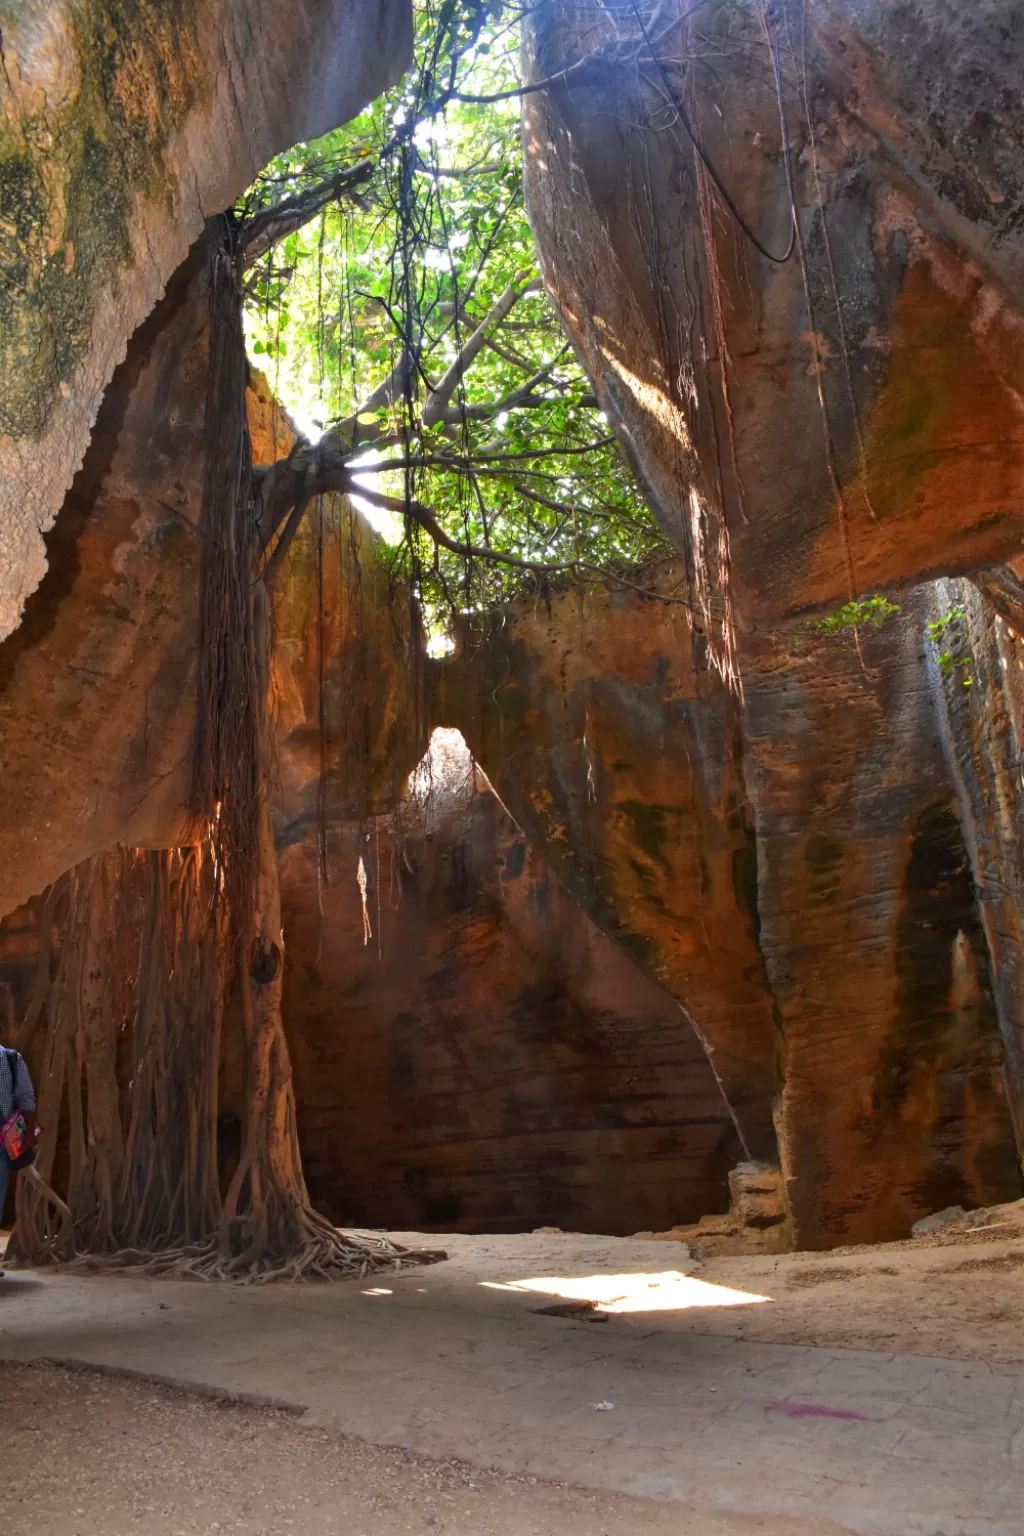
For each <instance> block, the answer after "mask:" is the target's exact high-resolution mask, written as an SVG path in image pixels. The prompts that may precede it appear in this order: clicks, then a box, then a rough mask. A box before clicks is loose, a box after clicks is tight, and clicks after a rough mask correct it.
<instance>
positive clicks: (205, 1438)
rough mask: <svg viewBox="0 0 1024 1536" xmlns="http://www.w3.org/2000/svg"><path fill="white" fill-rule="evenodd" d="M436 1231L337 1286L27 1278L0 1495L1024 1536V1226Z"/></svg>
mask: <svg viewBox="0 0 1024 1536" xmlns="http://www.w3.org/2000/svg"><path fill="white" fill-rule="evenodd" d="M419 1241H420V1242H423V1241H426V1243H427V1244H428V1245H430V1246H436V1245H437V1244H438V1243H439V1242H444V1244H445V1245H446V1246H447V1247H448V1250H449V1253H450V1255H451V1256H450V1258H449V1260H448V1262H447V1263H444V1264H439V1265H437V1266H434V1267H430V1268H422V1269H415V1270H410V1271H407V1272H405V1273H403V1274H400V1275H394V1276H385V1277H377V1278H376V1279H373V1280H365V1281H342V1282H339V1283H337V1284H333V1285H307V1286H301V1287H294V1286H264V1287H241V1286H222V1285H203V1284H201V1283H196V1282H191V1283H189V1282H181V1281H159V1280H140V1279H134V1278H131V1277H112V1276H103V1277H100V1276H95V1277H92V1276H77V1275H74V1276H73V1275H65V1274H39V1273H16V1272H9V1273H8V1275H7V1276H6V1278H5V1279H4V1280H3V1281H2V1282H0V1361H2V1362H4V1363H2V1364H0V1400H2V1402H3V1405H4V1412H3V1414H2V1415H0V1473H2V1475H0V1494H2V1495H3V1496H4V1497H5V1499H10V1500H12V1501H13V1505H14V1507H15V1508H16V1509H18V1510H22V1509H23V1510H24V1519H25V1521H27V1522H30V1523H31V1524H32V1526H33V1529H34V1530H35V1531H36V1532H37V1533H38V1536H93V1533H96V1536H99V1533H100V1532H101V1531H102V1532H103V1533H104V1536H118V1533H120V1532H122V1531H125V1532H127V1531H129V1530H130V1531H133V1532H134V1531H138V1530H140V1529H142V1530H145V1531H147V1532H150V1533H158V1536H177V1533H181V1532H192V1531H199V1530H201V1531H203V1532H209V1531H214V1530H220V1531H224V1532H227V1531H237V1532H239V1533H240V1536H241V1533H244V1536H255V1533H257V1532H263V1531H268V1532H269V1531H270V1530H273V1531H275V1532H278V1531H280V1530H281V1529H282V1528H287V1527H288V1526H289V1525H290V1524H291V1523H294V1525H295V1526H296V1527H300V1526H301V1527H302V1528H303V1529H304V1531H306V1532H307V1533H309V1536H320V1533H321V1532H323V1533H326V1532H327V1531H335V1530H345V1531H347V1532H352V1533H353V1536H360V1533H365V1536H391V1533H392V1532H398V1531H413V1532H417V1533H422V1536H426V1533H427V1532H435V1531H439V1530H440V1531H448V1532H450V1533H453V1536H484V1533H488V1532H493V1533H494V1536H520V1533H522V1536H526V1533H532V1532H537V1533H541V1532H543V1533H547V1532H550V1533H552V1536H554V1533H556V1532H557V1533H559V1536H561V1533H562V1532H571V1533H573V1536H602V1533H603V1536H613V1533H614V1536H618V1533H619V1532H622V1533H623V1536H625V1533H626V1532H627V1531H629V1532H638V1533H639V1532H646V1531H673V1532H679V1533H681V1536H711V1533H712V1532H721V1533H723V1536H725V1533H728V1536H734V1533H735V1536H743V1533H746V1532H753V1531H757V1532H761V1533H763V1536H810V1533H812V1532H813V1533H816V1536H825V1533H827V1532H842V1531H855V1532H869V1533H873V1536H890V1533H891V1536H904V1533H915V1536H918V1533H920V1536H1019V1533H1020V1531H1021V1529H1022V1509H1024V1476H1022V1473H1024V1467H1022V1463H1021V1458H1022V1457H1024V1348H1022V1343H1024V1341H1022V1337H1021V1327H1020V1320H1021V1315H1022V1307H1021V1302H1022V1300H1024V1285H1022V1275H1024V1266H1022V1264H1021V1257H1022V1253H1024V1244H1022V1241H1021V1237H1020V1236H1017V1237H1013V1236H1003V1237H1000V1236H998V1235H997V1234H996V1233H991V1232H990V1233H988V1234H987V1235H985V1236H982V1235H981V1234H976V1235H975V1237H974V1238H973V1239H972V1240H970V1241H968V1240H967V1239H964V1240H963V1241H960V1242H955V1243H950V1242H940V1241H935V1240H932V1241H928V1242H925V1243H921V1244H913V1245H888V1246H886V1247H880V1248H874V1249H860V1250H847V1251H846V1252H844V1253H842V1254H836V1253H829V1254H794V1255H788V1256H785V1257H782V1258H778V1259H774V1258H767V1259H766V1258H730V1259H717V1260H711V1261H708V1262H706V1263H704V1264H703V1265H701V1264H698V1263H696V1262H694V1261H693V1260H691V1259H690V1257H689V1254H688V1251H687V1250H686V1249H685V1248H684V1247H683V1246H682V1245H681V1244H670V1243H663V1242H654V1241H637V1240H635V1239H625V1238H621V1239H620V1238H595V1237H580V1236H576V1235H572V1234H556V1233H537V1234H531V1235H529V1236H522V1237H465V1236H457V1237H446V1238H444V1239H439V1238H437V1237H432V1238H429V1239H426V1240H423V1239H420V1240H419ZM809 1277H813V1278H809ZM754 1298H761V1299H754ZM588 1300H590V1301H596V1302H597V1303H599V1304H603V1307H604V1309H605V1312H606V1314H607V1315H600V1314H591V1313H589V1312H587V1311H585V1310H580V1307H581V1305H582V1304H583V1303H585V1302H586V1301H588ZM551 1308H555V1309H556V1310H555V1311H554V1312H552V1311H551V1310H550V1309H551ZM542 1309H543V1310H542ZM41 1361H42V1362H49V1364H47V1365H44V1366H39V1365H36V1366H34V1367H31V1368H30V1367H29V1366H28V1362H41ZM61 1366H63V1367H68V1366H71V1367H74V1369H72V1370H70V1371H69V1370H67V1369H62V1368H58V1367H61ZM97 1371H98V1372H100V1373H101V1374H99V1375H97V1374H94V1373H95V1372H97ZM133 1377H137V1378H140V1379H138V1380H136V1379H133ZM153 1382H156V1383H158V1384H160V1385H156V1386H154V1385H151V1383H153ZM182 1392H184V1393H188V1394H193V1395H192V1396H182V1395H178V1394H180V1393H182ZM195 1394H198V1396H196V1395H195ZM204 1398H205V1399H210V1398H213V1399H216V1398H221V1399H222V1401H219V1402H218V1401H208V1400H206V1401H204V1400H203V1399H204ZM223 1399H226V1400H227V1401H223ZM232 1400H233V1401H232ZM17 1405H20V1406H17ZM12 1407H13V1409H14V1411H11V1410H12ZM105 1466H106V1472H104V1467H105ZM108 1474H109V1475H108ZM5 1485H6V1486H5ZM111 1488H113V1490H114V1492H113V1493H111Z"/></svg>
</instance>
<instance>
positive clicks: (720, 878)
mask: <svg viewBox="0 0 1024 1536" xmlns="http://www.w3.org/2000/svg"><path fill="white" fill-rule="evenodd" d="M665 574H666V576H667V575H668V574H669V573H667V572H666V573H665ZM481 638H482V637H480V636H476V637H474V636H467V637H466V639H465V643H464V645H463V650H462V655H461V657H460V659H459V660H458V661H455V662H448V663H440V664H437V665H436V666H435V668H434V676H435V688H434V701H435V702H434V706H433V714H434V718H435V720H436V721H438V722H439V723H444V724H450V725H455V726H457V727H458V728H459V729H460V730H461V731H462V733H463V735H464V736H465V737H466V740H467V741H468V742H469V744H470V746H471V748H472V750H473V752H474V754H475V755H476V756H477V758H478V760H479V762H480V763H481V765H482V766H483V768H484V770H485V772H486V773H487V774H488V775H489V776H490V777H491V779H492V781H493V782H494V784H495V786H496V788H497V790H498V793H499V795H500V796H501V798H502V800H503V801H504V803H505V804H506V805H507V806H508V807H509V809H510V811H511V812H512V815H513V816H514V817H515V819H516V821H517V822H518V824H519V825H520V826H521V827H522V828H523V829H524V831H525V832H526V834H527V836H528V838H529V839H530V842H531V844H532V845H533V846H534V847H535V848H538V849H543V850H544V853H545V856H546V857H547V859H548V860H549V862H550V864H551V867H552V868H553V869H554V870H555V872H556V873H557V874H558V876H559V877H560V878H561V879H562V880H563V881H564V882H565V885H566V887H567V889H568V890H569V891H570V892H571V893H572V895H573V896H574V897H575V898H576V899H577V901H579V902H580V904H581V905H582V906H583V908H584V910H585V911H586V912H587V913H588V914H589V916H590V917H591V918H592V919H593V921H594V922H595V923H597V924H598V926H599V927H600V928H601V929H602V930H603V931H604V932H606V933H608V934H609V935H610V936H611V937H613V938H614V939H615V940H616V942H617V943H619V944H620V945H622V946H623V947H624V948H625V949H626V951H627V952H628V953H629V954H631V955H632V956H634V958H635V959H636V960H637V961H638V962H639V963H640V964H641V965H643V966H644V967H645V968H646V969H647V971H648V972H649V974H650V975H652V976H653V977H655V978H656V979H657V980H658V981H659V982H660V983H661V985H662V986H664V987H665V988H666V989H667V990H668V991H669V992H670V993H671V994H672V996H673V997H675V998H676V999H677V1000H678V1001H679V1002H680V1003H681V1004H682V1006H683V1007H684V1009H685V1010H686V1011H687V1013H688V1014H689V1015H690V1017H691V1018H692V1019H693V1020H694V1021H695V1022H696V1024H697V1026H698V1028H699V1029H700V1030H701V1031H702V1032H703V1034H704V1036H705V1038H706V1039H707V1041H708V1043H709V1045H710V1047H711V1050H712V1053H713V1058H714V1062H715V1066H716V1069H717V1071H718V1072H719V1074H720V1076H721V1078H722V1082H723V1084H724V1087H725V1092H726V1094H727V1096H728V1099H729V1102H730V1103H731V1104H732V1106H733V1108H734V1110H735V1112H736V1114H737V1116H738V1118H739V1121H740V1124H741V1126H742V1128H743V1133H744V1136H745V1138H746V1141H747V1145H748V1149H749V1151H750V1152H751V1153H752V1154H753V1155H754V1156H757V1157H766V1158H774V1156H775V1138H774V1134H773V1131H772V1123H771V1105H772V1099H773V1096H774V1093H775V1072H774V1063H773V1052H774V1040H773V1035H774V1028H773V1023H772V1004H771V998H770V995H769V992H768V988H767V984H766V981H765V975H764V966H763V963H762V961H761V956H760V953H759V951H758V947H757V913H756V900H757V870H756V857H755V850H754V834H753V824H752V819H751V817H750V814H749V810H748V806H747V802H746V792H745V789H744V784H743V770H742V764H741V762H740V759H739V724H740V722H739V711H738V706H737V702H736V700H735V699H734V697H733V696H732V695H731V694H729V692H728V691H727V690H726V689H725V688H724V687H723V686H722V684H721V681H720V679H719V678H718V676H717V674H715V673H713V672H710V671H709V670H708V668H707V665H706V658H705V657H704V656H703V654H702V653H701V651H700V645H699V640H698V642H697V648H696V654H695V646H694V640H693V637H692V635H691V632H690V628H689V625H688V623H687V621H686V618H685V615H684V611H683V610H682V609H681V608H673V607H670V606H666V605H664V604H657V603H651V602H648V601H646V600H644V599H643V598H641V597H637V596H635V595H633V594H628V593H621V592H620V593H617V594H615V595H612V596H610V595H608V594H606V593H594V594H592V595H591V596H589V597H588V598H587V599H586V601H585V602H581V601H580V600H579V598H578V597H577V596H576V595H575V594H571V593H570V594H566V595H564V596H561V597H557V598H554V599H553V600H552V601H551V602H549V603H547V604H537V605H531V604H528V603H523V604H522V605H521V606H520V607H519V608H518V609H514V610H508V611H506V612H505V613H503V614H502V615H501V616H500V618H499V619H498V620H496V621H495V623H494V625H493V627H492V628H491V629H490V631H489V633H488V634H487V636H486V643H485V644H480V643H479V642H480V640H481Z"/></svg>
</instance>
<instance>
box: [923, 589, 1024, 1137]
mask: <svg viewBox="0 0 1024 1536" xmlns="http://www.w3.org/2000/svg"><path fill="white" fill-rule="evenodd" d="M932 615H933V617H932V622H933V623H936V624H942V625H943V628H942V631H941V635H940V637H939V639H938V641H937V643H936V644H935V645H934V646H933V647H931V648H930V649H931V650H932V651H933V653H937V654H938V655H940V656H946V657H948V660H947V662H946V665H945V666H944V667H941V666H939V664H938V663H937V662H936V661H934V660H933V661H932V673H931V676H932V681H933V684H934V687H935V690H936V694H937V696H938V698H939V701H940V711H941V718H942V724H943V733H944V739H945V742H946V746H947V751H948V755H949V758H950V762H951V765H952V768H953V773H954V776H955V778H956V780H957V785H958V789H959V792H960V803H961V806H962V811H963V823H964V834H965V839H966V842H967V846H968V848H969V850H970V854H971V860H972V867H973V871H974V877H975V881H976V883H977V889H978V903H979V911H980V914H981V922H982V925H983V928H984V932H985V937H986V939H987V941H988V946H989V951H990V954H991V956H992V973H993V983H994V986H993V990H994V995H995V1003H996V1009H997V1012H998V1015H999V1022H1000V1025H1001V1028H1002V1032H1003V1039H1004V1045H1005V1050H1006V1059H1007V1081H1008V1089H1009V1093H1010V1101H1011V1105H1012V1108H1013V1111H1014V1119H1015V1124H1016V1132H1017V1140H1018V1145H1019V1147H1020V1148H1021V1152H1022V1156H1024V856H1022V848H1024V798H1022V794H1021V791H1022V788H1024V785H1022V781H1021V761H1022V758H1021V744H1022V742H1024V681H1022V678H1021V672H1022V670H1024V647H1022V644H1021V640H1020V635H1019V632H1018V631H1017V630H1016V629H1015V628H1014V627H1013V625H1012V623H1010V622H1007V620H1006V619H1004V618H1002V617H1000V616H999V614H997V613H996V611H995V610H994V608H993V607H992V604H991V603H990V602H988V601H986V600H985V598H984V597H983V596H982V595H981V594H980V593H979V592H978V590H977V588H976V587H975V586H973V585H972V584H971V583H970V582H967V581H946V582H939V583H938V584H937V586H936V590H935V594H934V606H933V609H932ZM1022 621H1024V612H1021V614H1020V617H1019V619H1018V622H1022Z"/></svg>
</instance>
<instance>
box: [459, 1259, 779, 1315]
mask: <svg viewBox="0 0 1024 1536" xmlns="http://www.w3.org/2000/svg"><path fill="white" fill-rule="evenodd" d="M480 1283H481V1285H483V1286H485V1287H486V1288H487V1289H488V1290H491V1291H526V1292H531V1293H533V1294H536V1295H541V1296H561V1297H563V1298H564V1299H565V1300H567V1301H589V1302H591V1303H592V1304H593V1305H594V1306H596V1307H599V1308H600V1309H601V1311H602V1312H681V1311H684V1310H685V1309H686V1308H688V1307H747V1306H752V1305H753V1304H754V1303H756V1302H762V1301H771V1299H772V1298H771V1297H770V1296H761V1295H758V1294H757V1292H755V1291H735V1290H733V1289H731V1287H729V1286H727V1285H713V1284H712V1283H711V1282H710V1281H708V1280H696V1279H695V1278H694V1277H693V1275H683V1274H680V1273H679V1271H678V1270H675V1269H669V1270H662V1271H660V1272H659V1273H656V1274H635V1275H587V1276H583V1277H575V1276H574V1277H572V1278H568V1277H565V1278H563V1277H561V1276H557V1275H544V1276H537V1277H536V1278H534V1279H532V1280H511V1281H504V1282H503V1281H497V1280H482V1281H481V1282H480Z"/></svg>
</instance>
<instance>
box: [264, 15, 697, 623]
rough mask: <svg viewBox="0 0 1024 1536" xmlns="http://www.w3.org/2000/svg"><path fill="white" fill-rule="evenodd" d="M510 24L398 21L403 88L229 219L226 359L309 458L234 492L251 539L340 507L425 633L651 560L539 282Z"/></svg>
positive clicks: (629, 489)
mask: <svg viewBox="0 0 1024 1536" xmlns="http://www.w3.org/2000/svg"><path fill="white" fill-rule="evenodd" d="M521 15H522V12H521V11H520V10H518V9H516V8H514V7H510V6H503V5H502V4H501V0H490V3H487V4H479V3H474V0H461V3H459V0H454V3H453V0H442V3H440V4H439V3H437V0H422V3H419V4H418V5H417V9H416V54H415V62H414V65H413V68H412V69H411V70H410V71H409V73H408V74H407V76H406V77H405V79H404V80H403V81H402V82H401V83H400V84H399V85H398V86H397V87H396V88H395V89H394V90H393V91H391V92H390V93H388V94H387V95H385V96H383V97H381V98H379V99H378V100H377V101H376V102H374V103H373V104H372V105H371V106H370V107H369V108H368V109H367V110H366V111H365V112H364V113H363V114H362V115H361V116H360V117H358V118H357V119H355V120H354V121H353V122H351V123H348V124H346V125H345V126H344V127H342V128H339V129H337V130H335V131H334V132H333V133H330V134H328V135H327V136H326V137H324V138H323V139H320V140H318V141H317V142H316V143H313V144H301V145H297V146H296V147H295V148H293V149H292V150H290V151H288V153H287V154H284V155H281V156H279V157H278V159H277V160H275V161H274V162H273V163H272V164H271V165H270V166H269V167H268V168H267V170H266V171H265V173H264V174H263V175H262V176H261V177H260V178H259V180H258V181H257V183H256V184H255V186H254V187H253V188H251V189H250V192H249V194H248V196H247V198H246V199H245V201H244V204H243V205H242V206H241V207H240V209H239V210H238V212H239V216H240V222H241V228H242V229H243V231H244V243H245V252H246V255H245V265H246V269H247V275H246V299H247V312H246V329H247V335H248V340H249V347H250V352H251V355H252V356H253V360H254V361H255V362H256V363H257V365H259V366H261V367H262V368H263V369H264V371H265V372H266V373H267V374H268V377H269V379H270V383H271V385H272V387H273V388H274V390H275V392H276V393H277V395H278V397H279V398H280V399H281V400H282V402H283V403H284V404H285V405H286V406H287V407H288V408H289V409H290V410H291V412H292V413H293V416H294V418H295V419H296V421H297V422H298V424H299V426H300V427H301V428H302V429H303V430H304V431H305V432H306V434H307V436H308V439H309V441H308V442H307V443H304V444H302V445H301V446H300V448H299V450H298V451H297V452H296V453H295V454H293V455H292V457H291V458H290V459H289V460H288V461H287V463H284V464H279V465H278V466H275V467H274V468H273V469H272V470H270V471H268V472H266V473H265V474H264V475H263V477H262V478H261V479H260V481H259V482H258V485H259V494H260V498H261V502H262V509H263V510H262V531H263V535H264V537H265V539H266V540H267V541H268V543H269V541H270V540H271V539H272V538H273V537H274V536H275V534H277V532H278V530H280V529H282V528H284V529H287V527H288V526H289V522H288V520H290V521H291V523H292V525H295V523H296V522H297V520H298V519H299V518H301V516H302V509H303V507H304V506H305V505H307V504H308V501H309V499H310V498H311V497H312V496H313V495H315V494H316V493H317V492H319V491H323V490H326V489H343V490H347V491H350V492H352V493H353V494H354V495H355V496H356V497H357V498H358V501H361V502H362V504H363V506H364V508H366V509H367V511H368V512H369V514H370V516H371V519H372V520H373V521H375V523H376V525H377V526H378V528H380V529H381V530H382V531H383V532H384V534H385V540H386V549H385V553H384V555H383V557H384V558H387V559H389V560H391V561H392V562H393V564H394V565H395V567H396V569H401V570H405V571H408V572H409V573H410V574H411V575H412V577H413V580H414V583H415V586H416V590H417V594H418V596H419V597H420V598H421V599H422V601H423V602H424V605H425V606H426V608H427V609H428V611H432V612H433V613H434V614H435V615H436V614H445V613H448V612H450V611H451V610H452V609H455V608H460V609H472V608H478V607H480V606H484V605H489V604H491V603H493V602H496V601H500V600H502V599H503V598H505V597H507V596H508V595H510V594H511V593H512V592H514V591H516V590H520V589H522V587H523V586H524V584H525V585H527V586H529V587H534V588H535V587H536V586H537V584H538V582H540V583H543V582H550V581H551V580H554V579H557V578H558V577H559V576H561V577H562V578H564V579H575V580H578V581H587V580H594V579H598V578H608V577H611V578H614V579H616V580H621V581H625V582H627V584H628V583H630V582H634V583H636V584H641V585H642V568H643V567H644V565H645V564H646V563H648V562H649V561H651V560H652V559H654V558H657V557H658V556H662V555H664V554H665V553H666V547H665V545H664V543H663V541H662V538H661V536H660V534H659V533H658V531H657V529H656V527H655V524H654V522H653V520H652V519H651V517H650V515H649V513H648V511H647V509H646V507H645V505H644V503H643V500H642V498H641V496H640V494H639V492H638V489H637V487H636V484H635V481H634V480H633V477H632V475H631V473H630V471H629V469H628V467H627V466H626V464H625V462H624V460H623V458H622V455H621V452H620V449H619V447H618V445H617V443H616V442H615V440H614V438H613V436H612V434H611V432H610V431H609V428H608V424H607V422H606V421H605V419H604V418H603V416H602V414H601V412H600V411H599V409H598V406H597V402H596V400H595V398H594V395H593V393H592V391H591V388H590V385H589V383H588V380H587V379H586V377H585V375H584V374H583V371H582V369H581V368H580V366H579V363H578V362H577V360H576V357H575V355H574V354H573V351H572V349H571V347H570V346H569V344H568V342H567V341H566V338H565V335H564V333H563V330H562V327H561V324H560V321H559V317H558V314H557V312H556V310H555V307H554V305H553V304H552V302H551V300H550V298H549V297H548V295H547V294H546V292H545V290H544V288H543V284H542V283H541V280H540V275H539V271H538V267H537V257H536V251H535V248H534V242H533V237H532V233H531V230H530V226H529V221H528V219H527V215H526V209H525V205H524V199H523V186H522V167H521V151H520V143H519V100H520V96H521V93H522V91H521V86H520V81H519V72H518V33H519V21H520V18H521ZM278 536H279V537H285V538H286V537H287V534H286V533H285V534H279V535H278ZM638 573H639V574H638Z"/></svg>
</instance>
